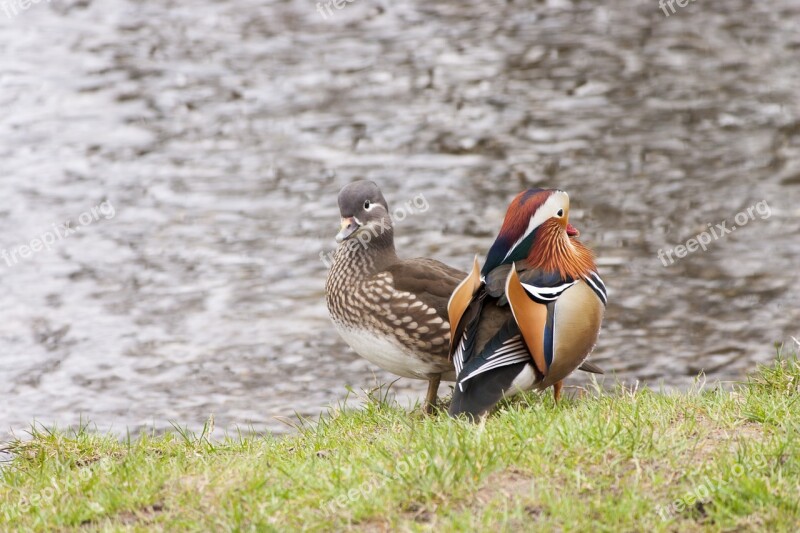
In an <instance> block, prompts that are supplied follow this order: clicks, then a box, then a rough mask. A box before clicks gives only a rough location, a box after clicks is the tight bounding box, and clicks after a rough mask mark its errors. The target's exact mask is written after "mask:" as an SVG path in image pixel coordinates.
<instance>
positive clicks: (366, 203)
mask: <svg viewBox="0 0 800 533" xmlns="http://www.w3.org/2000/svg"><path fill="white" fill-rule="evenodd" d="M369 206H370V203H369V200H367V201H366V202H364V209H369Z"/></svg>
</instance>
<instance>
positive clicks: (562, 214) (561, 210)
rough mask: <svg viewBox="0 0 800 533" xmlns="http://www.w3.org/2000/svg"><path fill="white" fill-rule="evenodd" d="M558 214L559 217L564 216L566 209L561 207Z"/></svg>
mask: <svg viewBox="0 0 800 533" xmlns="http://www.w3.org/2000/svg"><path fill="white" fill-rule="evenodd" d="M556 215H557V216H559V217H563V216H564V210H563V209H559V210H558V213H556Z"/></svg>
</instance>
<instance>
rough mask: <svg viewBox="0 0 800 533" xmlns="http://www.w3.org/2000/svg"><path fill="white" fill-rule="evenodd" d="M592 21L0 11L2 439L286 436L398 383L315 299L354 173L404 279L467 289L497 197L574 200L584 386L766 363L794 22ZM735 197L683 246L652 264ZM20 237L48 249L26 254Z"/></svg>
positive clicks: (792, 229) (787, 307) (357, 6)
mask: <svg viewBox="0 0 800 533" xmlns="http://www.w3.org/2000/svg"><path fill="white" fill-rule="evenodd" d="M612 4H613V5H611V6H603V5H601V3H597V2H588V1H584V2H581V1H574V2H572V1H567V0H548V1H544V2H538V3H535V4H534V5H532V6H531V5H528V3H518V2H496V1H485V0H484V1H479V2H478V1H467V2H455V1H452V2H450V1H448V2H444V1H438V2H437V1H434V2H423V1H418V2H394V1H392V2H387V1H376V0H356V1H355V2H353V3H350V4H346V7H345V8H344V9H342V10H341V11H335V13H334V15H333V16H331V17H329V18H328V19H327V20H325V19H323V18H322V16H321V15H320V14H319V13H318V12H317V10H316V7H315V6H316V3H315V2H312V1H292V2H260V1H258V2H257V1H254V0H242V1H210V0H194V1H193V2H191V3H190V4H189V3H185V2H184V3H179V2H171V1H158V2H156V1H151V0H148V1H136V2H135V1H127V0H105V1H103V2H92V1H90V0H79V1H74V0H53V1H52V2H51V3H49V4H48V3H44V2H42V3H39V4H34V5H31V6H30V8H29V9H27V10H23V11H20V12H19V13H18V14H17V15H16V16H13V17H9V16H6V14H5V13H4V12H3V11H2V10H0V102H1V103H2V110H3V113H2V114H1V115H0V165H1V166H0V222H2V224H0V246H1V247H2V249H4V250H6V252H9V253H10V252H12V251H16V253H17V255H16V256H13V257H12V256H10V255H9V259H2V258H0V288H1V289H2V290H0V348H1V350H0V395H2V402H0V434H2V433H4V434H6V435H7V434H8V433H9V432H10V431H14V432H15V433H16V434H18V435H20V436H21V435H22V434H23V432H24V430H25V429H26V428H27V427H28V426H29V424H30V423H31V422H32V421H33V420H34V419H35V420H37V421H39V422H41V423H43V424H45V425H48V426H49V425H53V424H57V425H59V426H61V427H64V426H67V425H70V424H75V423H77V422H78V421H79V420H80V418H81V417H83V419H84V420H86V419H88V420H91V421H93V422H94V423H95V424H96V425H97V427H98V428H99V429H101V430H107V429H111V430H113V431H117V432H123V431H125V429H126V428H130V429H131V430H134V431H135V430H139V429H142V428H156V429H157V430H160V429H163V428H166V427H169V424H170V421H175V422H178V423H180V424H187V425H189V426H190V427H193V428H197V427H199V426H200V425H202V422H203V421H204V420H205V419H206V418H207V417H208V416H209V414H211V413H214V415H215V418H216V425H217V428H218V431H224V430H225V429H233V428H236V427H237V426H239V427H244V428H246V427H248V426H252V428H254V429H256V430H275V431H282V430H284V429H286V426H285V425H283V424H282V423H281V422H279V421H278V418H280V417H287V418H293V417H294V416H295V413H298V414H301V415H304V416H309V417H315V416H317V415H318V414H319V413H320V412H322V411H324V410H325V409H326V407H327V406H328V405H330V404H332V403H333V404H335V403H336V402H338V401H340V400H341V399H342V398H344V397H345V396H346V395H347V391H346V386H348V385H349V386H351V387H352V388H353V389H355V390H361V389H368V388H370V387H372V386H373V385H374V384H375V383H376V382H379V383H388V382H390V381H392V380H393V379H394V378H393V377H392V376H390V375H388V374H387V373H384V372H382V371H380V370H378V369H376V368H374V367H372V366H371V365H370V364H368V363H367V362H365V361H363V360H361V359H359V358H358V357H356V356H355V355H354V354H353V353H352V352H351V351H350V350H349V349H348V348H347V346H346V345H345V344H344V343H343V342H342V341H341V340H340V339H339V338H338V337H337V336H336V333H335V332H334V330H333V328H332V326H331V325H330V323H329V321H328V318H327V313H326V310H325V304H324V299H323V284H324V279H325V275H326V267H325V264H324V263H323V261H321V260H320V254H322V255H323V257H324V255H325V254H326V253H328V252H330V251H332V250H333V248H334V246H335V244H334V242H333V235H334V234H335V233H336V231H337V230H338V212H337V208H336V194H337V192H338V190H339V188H340V187H342V186H343V185H344V184H346V183H348V182H349V181H351V180H353V179H356V178H368V179H373V180H375V181H377V182H378V183H379V184H380V185H381V186H382V188H383V190H384V193H385V195H386V197H387V198H388V200H389V201H390V203H391V204H392V205H393V206H394V207H400V206H402V205H403V204H405V203H406V202H407V201H409V200H412V199H414V198H416V197H419V195H422V198H424V200H425V205H427V207H428V208H427V209H425V210H416V211H414V212H409V213H408V216H407V217H406V218H405V219H404V220H402V221H398V223H397V230H396V234H397V245H398V250H399V252H400V254H401V255H403V256H407V257H411V256H423V255H424V256H432V257H435V258H437V259H440V260H442V261H445V262H447V263H449V264H451V265H453V266H457V267H459V268H462V269H466V268H467V267H468V265H469V263H470V261H471V257H472V255H473V254H474V253H476V252H480V253H484V252H485V250H486V249H487V248H488V246H489V245H490V243H491V241H492V239H493V236H494V234H495V233H496V232H497V230H498V228H499V225H500V222H501V220H502V217H503V214H504V212H505V207H506V205H507V203H508V201H509V200H510V199H511V198H512V197H513V195H514V194H516V193H517V192H518V191H520V190H521V189H524V188H527V187H531V186H548V187H559V188H562V189H565V190H567V191H568V192H569V193H570V195H571V198H572V210H571V222H572V223H573V224H574V225H575V226H577V227H578V228H579V229H580V230H581V232H582V238H583V240H584V242H586V243H587V244H589V245H590V246H591V247H593V249H594V250H595V251H596V252H597V255H598V257H599V264H600V270H601V274H602V275H603V277H604V279H605V281H606V284H607V285H608V286H609V288H610V300H611V301H610V305H609V307H608V311H607V315H606V320H605V327H604V330H603V333H602V336H601V340H600V342H599V345H598V346H597V349H596V352H595V355H594V356H593V357H594V360H595V361H596V362H597V363H598V364H600V365H601V366H603V367H604V368H605V369H606V370H607V371H608V372H609V375H608V376H607V378H606V384H607V385H608V384H611V383H613V382H614V381H615V380H620V381H622V382H624V383H628V384H633V383H635V382H636V381H637V380H638V381H641V382H647V383H650V384H653V385H655V386H658V385H659V384H660V383H663V384H664V385H665V386H668V387H673V386H674V387H684V386H686V385H688V384H690V383H691V382H692V381H693V379H694V376H696V375H697V374H698V372H700V371H701V370H705V372H706V375H707V377H708V378H709V379H711V380H726V381H727V380H738V379H741V378H742V377H743V376H744V375H745V374H746V373H747V372H749V371H751V370H753V369H754V367H755V365H756V364H757V363H767V362H769V361H770V360H771V359H772V358H773V357H774V355H775V348H774V346H773V344H774V343H775V342H778V343H787V345H791V344H792V343H793V341H792V339H791V336H792V335H794V336H795V337H800V329H798V323H799V321H798V318H800V311H799V310H798V305H797V304H798V301H799V300H798V296H800V289H798V278H799V277H800V276H798V268H797V266H798V257H799V256H800V239H798V233H799V231H800V203H799V202H798V200H800V30H798V25H797V21H798V17H800V4H798V3H797V2H795V1H791V0H773V1H768V2H755V1H730V2H725V5H724V7H722V6H720V5H717V4H713V5H712V3H710V2H703V1H698V2H692V3H690V4H689V6H687V7H685V8H679V9H678V11H677V12H676V13H675V14H671V15H670V16H669V17H666V16H664V14H663V12H662V11H661V10H660V9H659V8H658V3H657V2H656V1H655V0H652V1H650V0H648V1H634V0H629V1H619V2H613V3H612ZM759 203H760V206H761V207H762V211H760V212H759V211H755V210H751V213H753V215H754V216H753V217H749V219H748V222H747V224H745V225H744V226H742V227H739V228H737V231H735V232H733V233H731V234H729V235H726V236H724V237H720V238H719V239H717V240H714V241H713V242H711V243H710V244H709V245H708V246H707V251H702V250H697V251H695V252H693V253H691V254H689V255H688V256H686V257H684V258H682V259H680V260H678V261H676V262H675V263H674V264H671V265H670V264H668V265H667V266H664V265H663V263H662V261H661V260H660V259H659V258H658V256H657V254H658V251H659V250H667V249H670V250H671V249H672V248H673V247H674V246H676V245H678V244H681V243H685V242H686V241H687V240H688V239H690V238H692V237H694V236H696V235H698V234H700V233H701V232H703V231H705V230H707V229H708V224H711V225H712V227H713V226H714V225H715V224H717V223H721V222H723V221H725V220H727V221H728V222H727V227H731V225H732V224H734V217H735V216H736V215H737V213H739V212H741V211H743V210H744V211H745V212H746V210H747V208H748V207H751V206H755V205H756V204H759ZM764 206H767V207H768V208H769V209H768V211H769V216H768V217H766V216H761V215H760V214H759V213H762V212H763V213H766V211H767V210H766V209H764ZM93 208H95V212H94V214H93V213H92V212H91V210H92V209H93ZM86 212H88V213H89V215H88V216H84V218H83V220H84V221H87V222H89V223H88V224H87V225H85V226H83V225H82V224H81V222H80V220H79V217H80V216H81V214H83V213H86ZM112 213H113V215H112ZM68 219H70V220H71V221H72V226H73V227H80V229H79V230H78V231H76V232H75V233H72V234H71V235H69V236H65V237H64V238H58V239H55V238H54V237H53V236H54V235H55V232H56V231H57V230H56V228H54V227H53V225H54V224H55V225H56V227H58V225H59V224H62V223H64V222H65V221H66V220H68ZM48 232H50V233H51V236H50V237H45V236H44V234H45V233H48ZM40 236H42V238H46V239H49V240H53V241H54V242H53V243H52V244H50V245H49V246H50V248H51V250H50V251H48V250H41V251H37V252H33V251H31V250H28V252H29V253H27V254H26V255H27V256H28V257H27V258H23V257H22V256H21V255H20V254H21V251H20V250H19V247H20V246H24V245H27V246H30V245H32V243H31V241H33V240H35V239H37V238H39V237H40ZM673 257H674V256H673ZM14 258H16V261H15V260H13V259H14ZM424 387H425V384H424V383H422V382H416V381H411V380H400V381H399V382H398V383H396V384H395V386H394V388H393V390H395V391H396V392H397V394H398V397H399V398H400V399H401V400H402V401H404V402H406V403H410V402H412V401H414V400H416V399H418V398H419V397H420V396H421V393H422V391H423V390H424ZM446 391H447V388H446V387H445V386H443V387H442V388H441V391H440V392H441V393H442V394H444V393H446ZM276 417H277V418H276Z"/></svg>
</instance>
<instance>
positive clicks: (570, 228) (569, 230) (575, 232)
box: [567, 223, 581, 237]
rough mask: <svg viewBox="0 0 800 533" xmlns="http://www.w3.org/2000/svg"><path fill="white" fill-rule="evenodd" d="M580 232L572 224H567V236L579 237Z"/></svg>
mask: <svg viewBox="0 0 800 533" xmlns="http://www.w3.org/2000/svg"><path fill="white" fill-rule="evenodd" d="M580 235H581V232H580V231H578V230H577V229H576V228H575V226H573V225H572V224H569V223H568V224H567V237H580Z"/></svg>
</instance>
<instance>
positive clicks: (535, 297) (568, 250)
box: [448, 189, 607, 420]
mask: <svg viewBox="0 0 800 533" xmlns="http://www.w3.org/2000/svg"><path fill="white" fill-rule="evenodd" d="M568 217H569V196H568V195H567V193H565V192H564V191H560V190H543V189H529V190H527V191H525V192H522V193H520V194H519V195H518V196H517V197H516V198H515V199H514V200H513V201H512V202H511V204H510V205H509V207H508V211H507V212H506V216H505V220H504V222H503V226H502V228H501V229H500V233H499V235H498V236H497V238H496V239H495V241H494V244H492V246H491V248H490V250H489V253H488V255H487V257H486V262H485V263H484V265H483V268H481V267H480V265H479V263H478V259H477V257H476V258H475V261H474V264H473V268H472V272H471V273H470V274H469V275H468V276H467V277H466V278H465V279H464V280H463V281H462V282H461V283H460V284H459V285H458V287H457V288H456V290H455V291H453V294H452V296H451V298H450V300H449V302H448V316H449V322H450V325H451V339H452V341H451V343H450V353H451V357H452V358H453V362H454V364H455V368H456V371H457V380H456V387H455V390H454V392H453V400H452V402H451V404H450V409H449V412H450V415H451V416H454V417H455V416H458V415H461V414H465V415H467V416H468V417H469V418H472V419H473V420H475V419H477V418H479V417H482V416H483V415H485V414H487V413H488V412H489V411H490V410H491V409H492V408H493V407H494V406H495V405H496V404H497V403H498V402H499V401H500V400H501V399H503V398H504V397H509V396H511V395H513V394H516V393H518V392H521V391H526V390H531V389H537V390H545V389H547V388H548V387H550V386H552V387H553V389H554V394H555V399H556V401H558V399H559V397H560V394H561V386H562V381H563V380H564V378H566V377H567V376H568V375H569V374H571V373H572V372H573V371H574V370H575V369H577V368H580V369H582V370H586V371H588V372H594V373H600V374H601V373H602V370H600V369H599V368H597V367H596V366H594V365H592V364H591V363H588V362H587V361H586V358H587V357H588V356H589V354H590V353H591V351H592V349H593V348H594V345H595V342H596V341H597V337H598V334H599V332H600V324H601V322H602V320H603V313H604V311H605V306H606V302H607V293H606V287H605V285H604V284H603V281H602V280H601V279H600V276H599V274H598V273H597V267H596V265H595V260H594V255H593V254H592V252H591V251H590V250H589V249H588V248H586V247H585V246H584V245H583V244H581V242H580V241H578V240H577V237H578V235H579V234H578V231H577V230H576V229H575V228H574V227H573V226H572V225H571V224H570V223H569V221H568Z"/></svg>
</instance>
